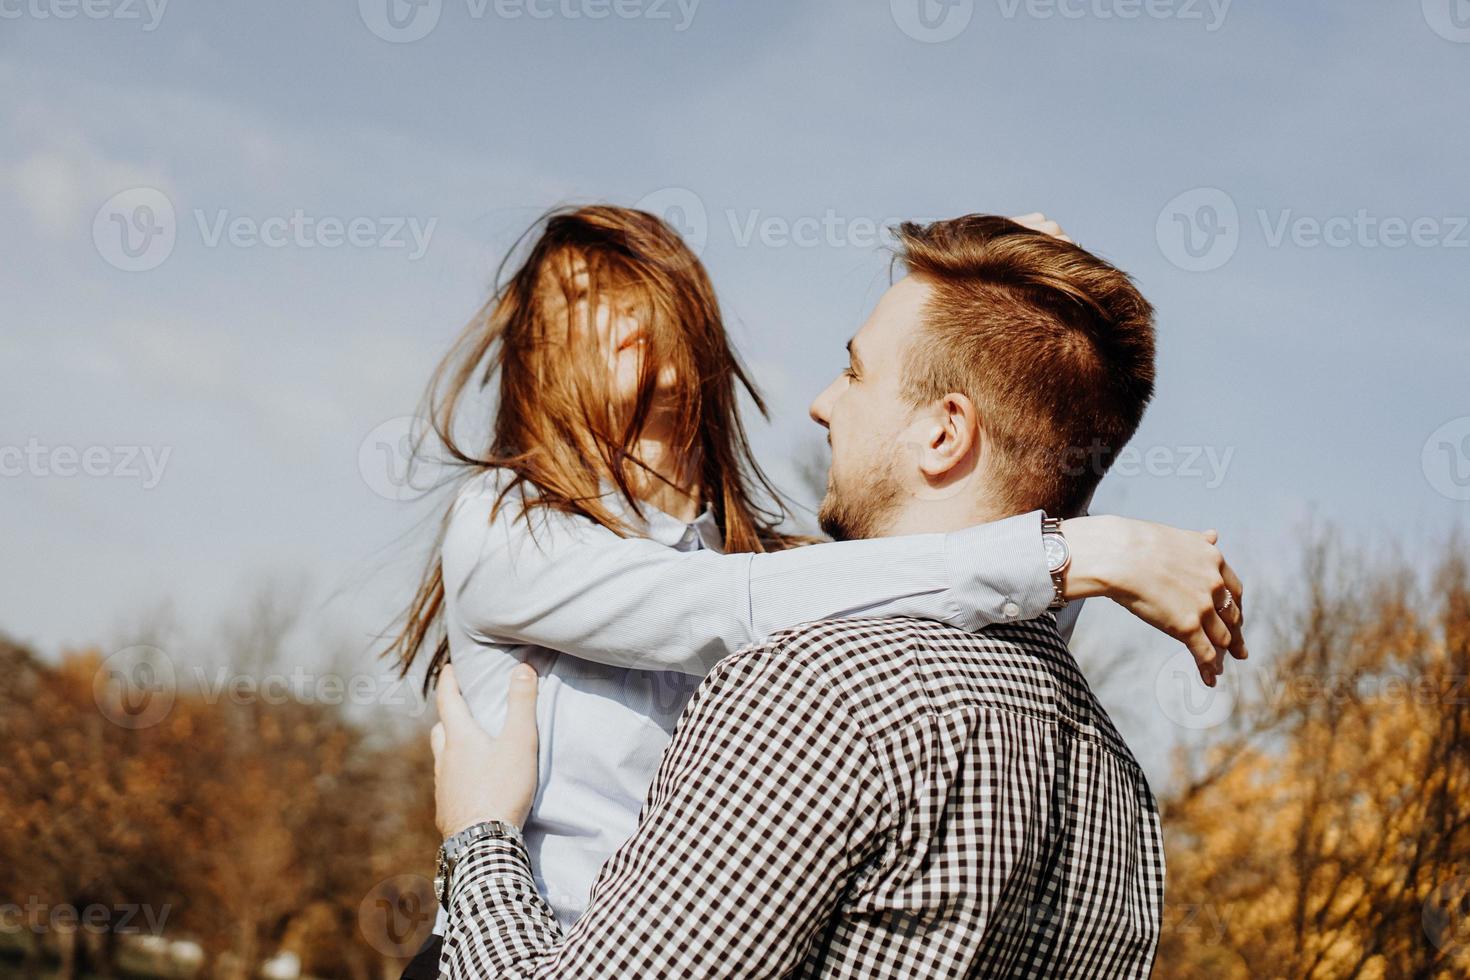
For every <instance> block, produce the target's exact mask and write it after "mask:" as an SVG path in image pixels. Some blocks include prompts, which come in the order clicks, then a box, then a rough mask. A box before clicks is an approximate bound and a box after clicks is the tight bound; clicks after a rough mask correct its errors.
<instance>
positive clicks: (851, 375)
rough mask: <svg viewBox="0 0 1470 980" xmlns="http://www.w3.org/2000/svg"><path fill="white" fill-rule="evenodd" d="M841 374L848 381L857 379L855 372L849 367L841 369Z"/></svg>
mask: <svg viewBox="0 0 1470 980" xmlns="http://www.w3.org/2000/svg"><path fill="white" fill-rule="evenodd" d="M842 376H843V377H844V378H846V379H847V380H849V381H856V380H857V372H856V371H854V370H853V369H852V368H850V367H845V368H843V369H842Z"/></svg>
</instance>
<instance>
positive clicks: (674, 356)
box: [385, 205, 798, 691]
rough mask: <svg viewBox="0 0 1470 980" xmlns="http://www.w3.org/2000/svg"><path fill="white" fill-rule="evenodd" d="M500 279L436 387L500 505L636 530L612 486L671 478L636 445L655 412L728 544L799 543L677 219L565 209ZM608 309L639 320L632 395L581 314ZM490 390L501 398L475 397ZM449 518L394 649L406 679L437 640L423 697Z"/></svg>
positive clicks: (435, 665)
mask: <svg viewBox="0 0 1470 980" xmlns="http://www.w3.org/2000/svg"><path fill="white" fill-rule="evenodd" d="M538 229H539V230H540V234H539V235H538V234H536V233H537V231H538ZM496 278H497V286H496V289H495V291H494V293H493V295H492V296H491V297H490V299H489V300H488V301H487V302H486V303H485V305H484V306H483V307H482V308H481V310H480V311H479V313H477V314H476V316H475V317H474V319H473V320H471V322H470V323H469V325H468V326H467V327H466V328H465V330H464V332H463V333H462V334H461V335H460V337H459V339H458V341H456V343H455V345H454V347H453V348H452V349H451V350H450V352H449V354H448V355H447V356H446V357H445V358H444V360H443V361H442V362H441V363H440V365H439V367H438V368H437V369H436V370H435V372H434V376H433V378H432V380H431V381H430V384H429V388H428V391H427V393H426V395H425V414H426V415H427V416H428V418H429V420H430V422H431V424H432V427H433V432H434V435H435V436H436V437H437V439H438V440H439V442H440V443H442V446H443V452H444V454H445V455H446V456H447V458H448V460H449V461H450V462H451V463H452V464H457V465H458V467H460V468H461V469H462V470H466V471H468V474H467V475H469V476H473V475H475V474H478V473H483V472H484V471H485V470H488V469H490V468H501V469H504V470H506V471H507V472H508V473H509V474H510V478H509V479H508V480H507V481H505V482H504V483H503V484H502V486H501V492H500V496H499V498H498V499H497V501H496V504H495V508H494V511H493V513H498V511H499V509H500V507H501V506H502V505H505V504H506V502H507V500H508V498H509V495H510V494H511V493H512V491H515V490H517V489H520V490H522V491H524V492H523V494H520V495H518V497H519V499H522V500H524V501H525V508H524V511H525V512H523V513H522V514H521V515H519V516H520V517H521V518H524V519H528V520H529V518H530V514H529V511H530V510H531V509H533V508H540V507H544V508H549V509H551V510H555V511H561V512H564V513H569V514H578V515H581V516H583V517H586V518H589V519H591V520H594V521H596V522H597V523H599V524H601V525H603V526H604V527H607V528H610V529H612V530H614V531H615V532H617V533H619V534H622V535H627V534H629V533H631V529H630V528H629V527H628V526H627V525H626V524H625V523H624V522H623V521H622V520H620V519H619V518H618V516H617V515H616V514H615V513H614V512H613V511H612V510H610V509H609V508H608V507H607V506H606V501H605V498H604V496H603V494H604V492H605V490H606V487H607V485H609V484H610V485H612V486H613V487H615V488H616V490H617V492H618V493H620V494H621V495H622V496H623V497H624V499H625V500H626V501H627V502H628V504H629V505H630V506H631V507H632V509H633V511H634V513H641V509H640V507H639V504H638V499H637V497H636V496H635V494H634V490H633V484H634V483H635V482H638V481H644V482H645V483H646V481H648V480H655V479H659V477H658V476H657V475H656V474H654V473H652V471H651V470H649V469H648V468H647V467H645V466H643V465H642V464H641V463H640V462H639V460H638V459H637V456H636V450H637V445H638V440H639V436H640V434H641V433H642V432H643V431H644V427H645V425H646V424H647V423H648V421H649V419H650V417H651V416H652V415H653V414H654V413H655V411H657V413H658V416H659V423H660V429H661V433H662V435H663V436H664V437H665V438H666V440H667V443H668V445H669V447H670V448H671V450H672V452H673V454H674V459H673V460H672V462H673V463H674V471H675V472H683V473H687V474H690V476H691V477H692V478H693V480H694V485H695V486H696V487H697V489H698V490H699V492H700V494H701V496H702V499H703V500H704V501H706V502H708V503H709V505H710V506H711V507H712V508H713V510H714V515H715V517H716V519H717V520H718V522H719V524H720V527H721V528H722V529H723V531H724V535H725V546H726V550H727V551H732V552H738V551H744V552H750V551H764V550H768V549H774V548H781V547H785V546H787V545H788V544H790V543H792V542H793V541H794V540H798V539H793V538H790V537H788V536H786V535H784V534H782V533H781V532H780V531H778V530H777V528H778V525H779V524H780V523H781V522H782V521H783V520H784V519H785V517H786V509H785V505H784V503H783V502H782V500H781V497H780V495H779V494H778V493H777V491H776V490H775V488H774V487H773V486H772V484H771V483H770V481H769V480H768V479H767V478H766V476H765V475H764V474H763V473H762V472H761V470H760V468H759V466H758V465H757V464H756V462H755V459H754V457H753V456H752V454H751V450H750V445H749V442H748V440H747V437H746V433H745V429H744V427H743V425H742V424H741V421H740V416H739V413H738V409H737V404H736V399H737V385H738V386H739V387H741V388H743V389H744V390H745V391H746V392H747V393H748V394H749V396H750V397H751V399H752V401H753V402H754V404H755V405H756V407H757V408H758V409H759V411H760V412H761V414H762V415H765V414H766V406H765V403H764V401H763V400H762V398H761V396H760V394H759V392H758V391H757V390H756V388H755V386H754V385H753V384H752V383H751V381H750V378H749V377H748V376H747V374H746V372H745V369H744V368H743V367H742V366H741V364H740V362H739V360H738V359H737V358H736V356H735V353H734V352H733V351H732V350H731V348H730V344H729V341H728V338H727V337H726V335H725V328H724V324H723V322H722V320H721V317H720V310H719V305H718V303H717V302H716V300H715V293H714V288H713V286H712V285H711V284H710V280H709V276H708V274H707V273H706V272H705V269H704V266H703V265H702V264H701V263H700V261H699V259H698V258H697V257H696V256H695V255H694V253H693V252H691V251H690V250H689V248H688V246H687V245H685V243H684V241H683V240H682V239H681V238H680V237H679V235H678V234H677V233H676V232H675V231H674V230H673V229H672V228H671V227H669V225H667V224H666V223H665V222H664V221H662V220H661V219H659V218H657V217H655V216H654V215H651V214H647V213H645V212H643V211H635V210H631V209H628V208H619V207H611V206H606V205H600V206H593V207H581V208H563V209H557V210H554V211H552V212H550V213H549V214H547V215H545V216H544V217H543V218H542V219H541V220H540V221H538V222H537V223H536V225H534V226H533V227H532V228H531V229H530V230H529V231H528V232H526V234H525V235H523V236H522V237H521V239H520V241H519V242H518V243H517V245H516V247H515V248H513V249H512V250H511V252H510V254H509V255H507V256H506V259H505V260H504V262H502V264H501V267H500V271H499V273H498V275H497V277H496ZM582 301H585V302H582ZM600 303H607V304H610V305H611V308H614V309H618V310H621V311H625V312H626V313H627V314H628V315H631V316H634V317H636V318H637V322H638V323H639V325H640V326H641V328H642V330H643V333H644V337H645V347H644V349H643V356H642V357H641V358H639V369H638V381H637V391H636V395H635V396H634V397H633V398H632V400H631V403H630V402H629V400H628V399H627V398H626V397H624V398H622V399H619V398H615V397H614V392H613V391H612V384H613V379H612V377H611V374H610V371H609V366H608V355H607V352H606V350H605V349H603V347H602V346H600V345H599V343H598V341H597V338H596V336H595V331H594V335H593V336H591V337H590V338H589V336H588V334H587V331H585V330H582V331H579V330H578V329H577V322H576V321H577V313H576V312H575V311H577V310H578V309H581V310H593V311H596V310H597V309H598V308H599V304H600ZM669 367H672V369H673V373H674V380H673V381H672V383H671V385H670V384H669V383H665V384H663V385H662V386H660V385H659V375H660V371H664V372H667V370H668V368H669ZM478 392H485V393H487V394H489V395H491V396H492V397H491V399H490V401H489V402H488V403H487V402H485V401H481V400H478V399H474V398H473V397H472V396H474V395H475V394H476V393H478ZM656 396H657V397H656ZM467 403H469V404H474V405H476V406H477V407H479V408H480V409H481V411H482V412H483V413H485V414H491V413H493V419H494V421H493V425H492V426H491V428H490V431H489V433H488V434H484V435H481V436H480V437H478V438H462V434H463V430H464V428H465V426H463V425H460V424H458V423H460V422H461V421H462V420H461V418H460V416H462V415H463V414H465V411H464V409H465V405H466V404H467ZM482 417H483V415H482ZM471 421H473V419H472V420H471ZM479 431H481V432H483V428H480V429H479ZM425 434H426V435H427V433H425ZM418 448H419V447H416V450H417V449H418ZM448 517H449V515H448V514H447V513H446V514H445V516H444V519H443V521H442V522H441V526H440V531H439V539H438V542H436V546H435V548H434V551H433V554H432V557H431V558H430V560H429V563H428V567H427V568H426V569H425V572H424V575H423V577H422V579H421V581H420V583H419V586H418V590H417V592H416V594H415V595H414V597H413V601H412V602H411V603H410V605H409V607H408V609H407V611H406V612H405V613H404V614H403V617H402V621H401V627H400V628H399V629H398V631H397V633H396V635H395V637H394V639H393V641H392V644H391V646H390V647H389V648H388V650H387V651H386V653H385V655H386V656H389V657H391V658H392V659H393V660H394V661H395V662H396V665H397V667H398V669H399V671H400V673H401V674H406V673H407V672H408V670H409V669H410V667H411V666H412V665H413V664H414V662H415V661H416V660H417V659H418V657H419V656H420V655H421V654H422V653H423V651H424V650H425V648H430V649H431V650H432V655H431V659H430V661H429V668H428V673H427V676H426V677H425V682H424V686H425V690H426V691H427V690H428V688H429V687H430V686H431V685H432V683H433V681H434V679H435V678H436V677H437V676H438V673H439V670H440V669H441V668H442V666H443V665H444V663H445V662H446V661H447V659H448V654H449V645H448V640H447V637H446V636H445V633H444V630H443V624H442V617H443V612H444V578H443V573H442V567H441V565H440V559H439V551H440V549H439V544H440V543H442V541H443V536H444V530H445V528H446V527H447V524H448Z"/></svg>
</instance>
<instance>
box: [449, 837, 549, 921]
mask: <svg viewBox="0 0 1470 980" xmlns="http://www.w3.org/2000/svg"><path fill="white" fill-rule="evenodd" d="M502 877H510V878H514V879H516V880H517V881H519V882H521V883H523V884H525V885H527V886H529V887H530V888H531V890H532V891H535V889H536V879H534V878H533V877H531V856H530V855H529V854H527V853H526V845H524V844H522V843H521V842H520V841H515V840H510V839H509V838H506V837H482V838H480V839H479V840H477V841H473V842H472V843H471V844H470V846H469V847H468V848H466V849H465V852H464V855H463V856H462V857H460V859H459V861H458V862H457V863H456V864H455V868H454V880H453V881H452V882H450V885H449V907H450V908H451V909H453V908H454V905H455V903H456V901H457V900H458V899H459V897H460V895H462V894H463V893H464V892H465V891H466V890H468V889H470V888H473V887H474V886H475V885H477V884H479V883H481V882H483V881H485V880H487V879H490V878H502Z"/></svg>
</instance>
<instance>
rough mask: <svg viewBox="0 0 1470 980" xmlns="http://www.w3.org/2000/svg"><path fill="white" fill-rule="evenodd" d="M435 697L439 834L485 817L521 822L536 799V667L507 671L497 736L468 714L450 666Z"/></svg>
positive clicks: (456, 830)
mask: <svg viewBox="0 0 1470 980" xmlns="http://www.w3.org/2000/svg"><path fill="white" fill-rule="evenodd" d="M434 700H435V703H436V704H437V705H438V708H439V723H438V724H437V725H435V726H434V729H433V731H432V732H430V733H429V744H430V745H431V746H432V747H433V749H434V811H435V822H436V823H437V824H438V825H439V833H440V834H442V835H443V836H445V837H450V836H453V835H454V834H457V833H459V832H460V831H461V830H464V829H465V828H466V827H469V826H472V825H474V824H477V823H480V822H482V821H485V820H504V821H506V822H508V823H513V824H515V825H516V826H517V827H523V826H525V823H526V817H527V816H528V815H529V814H530V812H531V801H532V800H533V799H535V798H536V670H535V668H533V667H532V666H531V665H530V664H521V665H520V666H519V667H517V668H516V669H515V670H514V671H512V672H511V675H510V691H509V693H508V694H507V695H506V700H505V727H504V728H503V729H501V732H500V735H499V737H498V738H491V737H490V733H489V732H487V731H485V729H483V728H481V727H480V724H479V722H477V721H475V719H474V716H473V715H471V714H470V706H469V705H468V704H466V703H465V699H464V695H463V694H461V693H460V692H459V682H458V681H457V680H455V677H454V668H453V667H451V666H448V665H446V666H445V667H444V670H443V671H441V672H440V674H439V688H438V690H437V691H435V694H434Z"/></svg>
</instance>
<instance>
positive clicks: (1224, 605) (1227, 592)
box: [1219, 589, 1235, 612]
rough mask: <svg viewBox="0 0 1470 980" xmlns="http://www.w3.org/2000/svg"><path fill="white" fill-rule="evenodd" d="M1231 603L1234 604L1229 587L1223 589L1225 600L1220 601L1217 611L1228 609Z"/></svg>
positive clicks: (1233, 596) (1233, 597)
mask: <svg viewBox="0 0 1470 980" xmlns="http://www.w3.org/2000/svg"><path fill="white" fill-rule="evenodd" d="M1233 605H1235V595H1234V594H1233V593H1232V592H1231V591H1230V590H1229V589H1226V590H1225V601H1224V602H1222V603H1220V610H1219V611H1220V612H1224V611H1225V610H1227V609H1229V608H1230V607H1231V606H1233Z"/></svg>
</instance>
